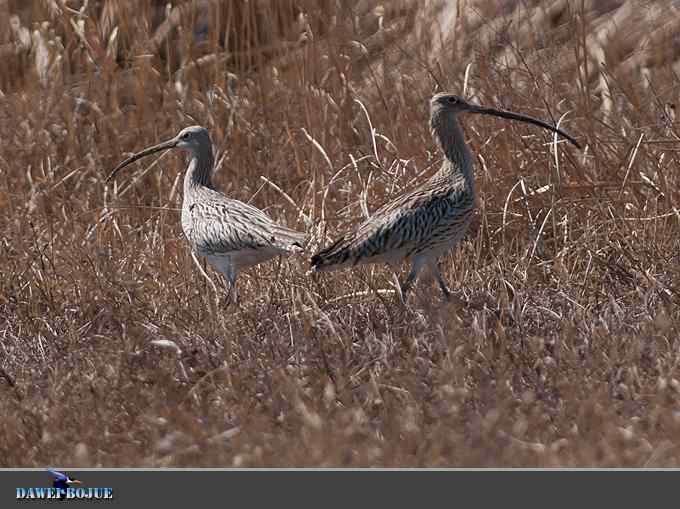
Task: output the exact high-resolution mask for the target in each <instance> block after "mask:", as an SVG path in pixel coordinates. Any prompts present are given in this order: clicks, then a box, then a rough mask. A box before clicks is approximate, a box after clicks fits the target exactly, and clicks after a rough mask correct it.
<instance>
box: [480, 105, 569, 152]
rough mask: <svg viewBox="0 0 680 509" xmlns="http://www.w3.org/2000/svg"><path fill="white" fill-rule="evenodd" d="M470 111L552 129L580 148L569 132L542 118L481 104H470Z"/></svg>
mask: <svg viewBox="0 0 680 509" xmlns="http://www.w3.org/2000/svg"><path fill="white" fill-rule="evenodd" d="M468 111H470V112H471V113H481V114H483V115H493V116H494V117H501V118H508V119H510V120H519V121H520V122H526V123H528V124H534V125H537V126H539V127H543V128H544V129H547V130H549V131H552V132H554V133H557V134H559V135H561V136H564V137H565V138H566V139H568V140H569V141H570V142H572V143H573V144H574V145H576V147H577V148H581V145H579V143H578V142H577V141H576V140H575V139H574V138H573V137H572V136H570V135H569V134H567V133H565V132H564V131H563V130H562V129H558V128H557V127H555V126H553V125H550V124H548V123H547V122H544V121H543V120H539V119H537V118H534V117H528V116H526V115H520V114H519V113H513V112H511V111H503V110H497V109H495V108H484V107H482V106H474V105H470V109H469V110H468Z"/></svg>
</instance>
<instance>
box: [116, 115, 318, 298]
mask: <svg viewBox="0 0 680 509" xmlns="http://www.w3.org/2000/svg"><path fill="white" fill-rule="evenodd" d="M172 148H179V149H183V150H186V151H187V152H189V166H187V169H186V173H185V175H184V196H183V199H182V230H184V235H185V236H186V238H187V240H188V241H189V244H190V245H191V247H192V249H193V250H194V251H195V252H196V253H198V254H199V255H202V256H205V258H206V259H207V260H208V262H209V263H210V264H211V265H212V266H213V267H214V268H215V269H216V270H218V271H219V272H221V273H222V274H223V275H224V277H225V278H226V280H227V281H228V283H229V296H230V297H232V298H233V300H234V301H238V293H237V290H236V278H237V276H238V273H239V271H240V270H241V269H243V268H247V267H250V266H252V265H257V264H259V263H262V262H265V261H267V260H270V259H271V258H274V257H276V256H279V255H288V254H290V253H293V252H296V251H301V250H302V243H303V242H304V239H305V234H303V233H300V232H297V231H295V230H291V229H290V228H287V227H285V226H281V225H279V224H277V223H275V222H274V221H273V220H272V219H270V218H269V217H268V216H267V215H266V214H265V213H264V212H262V211H261V210H259V209H257V208H255V207H253V206H252V205H248V204H247V203H243V202H241V201H238V200H232V199H230V198H227V197H226V196H224V195H223V194H222V193H220V192H218V191H216V190H215V189H214V188H213V185H212V182H211V177H212V173H213V166H214V156H213V150H212V143H211V141H210V135H209V134H208V130H207V129H205V128H203V127H201V126H192V127H187V128H185V129H182V130H181V131H180V132H179V134H177V136H175V137H174V138H172V139H170V140H167V141H164V142H162V143H159V144H158V145H154V146H152V147H149V148H146V149H144V150H142V151H141V152H138V153H136V154H134V155H132V156H130V157H128V158H127V159H126V160H125V161H123V162H122V163H120V164H119V165H118V166H116V168H114V170H113V171H112V172H111V174H110V175H109V176H108V178H107V179H106V181H107V182H109V181H110V180H111V179H113V178H114V177H115V176H116V174H117V173H118V172H119V171H120V170H121V169H122V168H123V167H125V166H127V165H129V164H131V163H133V162H134V161H136V160H138V159H140V158H142V157H144V156H148V155H150V154H153V153H156V152H159V151H162V150H168V149H172Z"/></svg>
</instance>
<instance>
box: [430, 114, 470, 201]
mask: <svg viewBox="0 0 680 509" xmlns="http://www.w3.org/2000/svg"><path fill="white" fill-rule="evenodd" d="M430 126H431V128H432V133H433V135H434V138H435V139H436V140H437V142H438V143H439V146H440V147H441V149H442V152H444V156H446V161H444V164H442V168H441V170H440V173H441V174H442V176H447V177H451V178H454V179H455V180H458V179H460V178H461V177H463V179H464V180H465V183H466V185H467V186H468V187H469V188H470V189H471V190H472V191H474V173H473V169H472V154H470V149H469V148H468V146H467V144H466V143H465V135H464V134H463V130H462V129H461V128H460V125H459V124H458V121H457V120H456V116H455V115H451V114H448V115H447V114H442V115H437V116H434V117H432V120H431V122H430Z"/></svg>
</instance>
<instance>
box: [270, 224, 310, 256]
mask: <svg viewBox="0 0 680 509" xmlns="http://www.w3.org/2000/svg"><path fill="white" fill-rule="evenodd" d="M276 238H277V240H278V241H279V242H280V243H281V245H282V247H283V248H284V249H285V250H286V251H300V250H302V249H303V248H304V245H305V240H306V238H307V234H306V233H302V232H299V231H296V230H291V229H290V228H286V227H285V226H280V225H279V226H278V228H277V229H276Z"/></svg>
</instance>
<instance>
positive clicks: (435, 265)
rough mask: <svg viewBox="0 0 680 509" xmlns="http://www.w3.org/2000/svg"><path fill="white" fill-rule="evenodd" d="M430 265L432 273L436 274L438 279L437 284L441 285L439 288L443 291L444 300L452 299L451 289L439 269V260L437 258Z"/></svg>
mask: <svg viewBox="0 0 680 509" xmlns="http://www.w3.org/2000/svg"><path fill="white" fill-rule="evenodd" d="M429 267H430V271H431V272H432V275H434V278H435V279H436V280H437V284H438V285H439V289H440V290H441V291H442V296H443V297H444V300H450V299H451V291H450V290H449V289H448V288H447V286H446V281H444V277H443V276H442V273H441V270H440V269H439V262H438V261H437V260H435V261H433V262H431V263H430V264H429Z"/></svg>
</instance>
